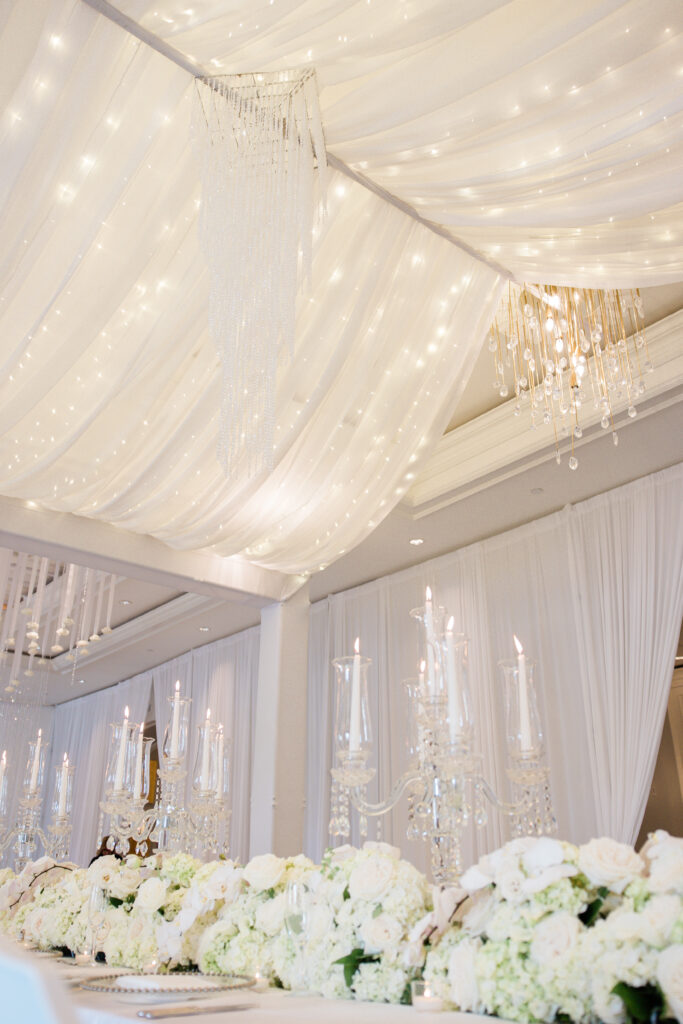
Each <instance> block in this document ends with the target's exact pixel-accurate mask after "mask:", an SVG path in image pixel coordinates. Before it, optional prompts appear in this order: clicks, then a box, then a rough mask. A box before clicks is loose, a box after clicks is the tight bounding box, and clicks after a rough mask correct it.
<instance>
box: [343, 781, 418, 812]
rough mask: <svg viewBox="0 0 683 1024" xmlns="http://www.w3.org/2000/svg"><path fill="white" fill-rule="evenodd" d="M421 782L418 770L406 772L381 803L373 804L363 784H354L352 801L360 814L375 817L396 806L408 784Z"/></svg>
mask: <svg viewBox="0 0 683 1024" xmlns="http://www.w3.org/2000/svg"><path fill="white" fill-rule="evenodd" d="M414 782H417V783H420V782H421V779H420V775H419V773H418V772H416V771H412V772H404V774H403V775H401V776H400V778H398V779H397V780H396V782H395V783H394V785H393V786H392V788H391V792H390V793H389V795H388V796H387V798H386V799H385V800H380V802H379V803H376V804H371V803H369V802H368V801H367V800H366V799H365V798H364V796H363V789H364V787H362V786H354V787H353V789H352V790H351V803H352V804H353V806H354V807H355V808H356V810H357V811H358V812H359V813H360V814H365V815H367V816H368V817H371V818H375V817H378V816H379V815H381V814H387V813H388V812H389V811H390V810H392V808H394V807H395V806H396V804H397V803H398V802H399V800H400V799H401V797H402V796H403V794H404V793H405V791H406V789H407V788H408V786H410V785H411V784H412V783H414Z"/></svg>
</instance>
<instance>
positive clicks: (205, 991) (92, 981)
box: [80, 974, 254, 1003]
mask: <svg viewBox="0 0 683 1024" xmlns="http://www.w3.org/2000/svg"><path fill="white" fill-rule="evenodd" d="M253 984H254V979H253V978H248V977H246V976H245V975H236V974H232V975H220V976H219V975H204V974H116V975H112V976H110V977H97V978H87V979H85V980H83V981H81V985H80V987H81V988H82V989H85V990H86V991H88V992H104V993H106V994H107V995H110V996H114V997H115V998H116V999H121V1000H122V1001H123V1002H127V1003H131V1002H134V1003H166V1002H176V1001H177V1000H178V999H202V998H206V997H208V996H216V995H221V993H223V992H228V991H231V990H232V989H242V988H251V987H252V986H253Z"/></svg>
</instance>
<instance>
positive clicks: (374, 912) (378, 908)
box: [372, 903, 382, 917]
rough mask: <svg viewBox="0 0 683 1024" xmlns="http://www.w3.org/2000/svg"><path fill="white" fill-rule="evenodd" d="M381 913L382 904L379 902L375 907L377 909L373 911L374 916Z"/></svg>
mask: <svg viewBox="0 0 683 1024" xmlns="http://www.w3.org/2000/svg"><path fill="white" fill-rule="evenodd" d="M381 913H382V904H381V903H378V904H377V906H376V907H375V909H374V910H373V912H372V916H373V917H379V915H380V914H381Z"/></svg>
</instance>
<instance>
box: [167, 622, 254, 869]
mask: <svg viewBox="0 0 683 1024" xmlns="http://www.w3.org/2000/svg"><path fill="white" fill-rule="evenodd" d="M259 640H260V629H259V627H256V628H254V629H248V630H245V631H244V632H243V633H238V634H236V635H235V636H231V637H227V639H225V640H219V641H218V642H217V643H215V644H207V645H206V646H205V647H200V648H199V649H198V650H196V651H193V652H192V666H191V678H192V705H191V708H190V711H191V715H190V720H191V723H192V730H191V745H190V761H189V764H190V777H189V779H188V794H189V791H190V789H191V786H192V777H193V775H194V765H195V759H196V756H197V746H198V732H197V726H198V725H200V724H201V723H202V722H203V721H204V719H205V716H206V709H207V708H210V709H211V721H212V722H213V723H214V724H216V725H217V724H218V723H221V722H222V724H223V726H224V731H225V736H226V737H227V738H228V739H229V740H230V745H231V746H230V749H231V757H230V805H231V807H232V818H231V839H230V855H231V856H232V857H233V858H239V859H240V860H241V861H242V863H245V864H246V862H247V860H248V859H249V813H250V798H251V772H252V759H253V749H254V726H255V721H256V714H255V713H256V692H257V682H258V663H259ZM155 687H156V682H155Z"/></svg>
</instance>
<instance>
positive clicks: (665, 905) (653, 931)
mask: <svg viewBox="0 0 683 1024" xmlns="http://www.w3.org/2000/svg"><path fill="white" fill-rule="evenodd" d="M681 909H682V907H681V898H680V896H676V895H675V894H674V893H662V894H658V895H656V896H653V897H652V899H650V900H648V901H647V903H646V904H645V906H644V907H643V909H642V911H641V912H640V916H641V917H642V919H643V921H644V924H645V927H644V929H643V938H645V939H646V941H647V942H649V943H650V944H651V945H653V946H657V945H663V944H664V943H665V942H667V941H668V939H669V936H670V935H671V932H672V931H673V929H674V926H675V924H676V922H677V921H678V918H679V917H680V914H681Z"/></svg>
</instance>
